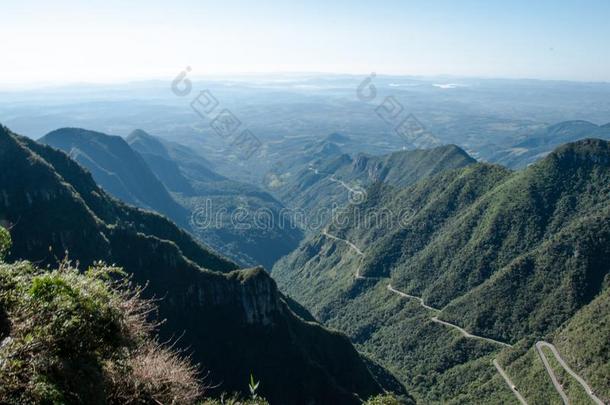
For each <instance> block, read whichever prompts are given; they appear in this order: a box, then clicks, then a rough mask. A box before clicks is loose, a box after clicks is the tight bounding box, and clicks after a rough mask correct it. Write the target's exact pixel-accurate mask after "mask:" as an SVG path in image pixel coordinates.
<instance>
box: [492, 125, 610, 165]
mask: <svg viewBox="0 0 610 405" xmlns="http://www.w3.org/2000/svg"><path fill="white" fill-rule="evenodd" d="M585 138H599V139H605V140H610V124H606V125H602V126H599V125H595V124H593V123H592V122H588V121H565V122H560V123H558V124H554V125H551V126H548V127H547V128H544V129H542V130H539V131H536V132H534V133H532V134H528V135H526V136H524V137H523V138H522V139H520V140H518V141H516V142H515V143H514V144H513V145H512V146H511V147H510V148H504V149H500V150H497V151H495V152H494V153H492V154H491V155H490V156H489V157H487V160H489V161H491V162H495V163H499V164H503V165H505V166H508V167H511V168H520V167H525V166H527V165H529V164H531V163H533V162H535V161H536V160H539V159H541V158H543V157H544V156H546V155H547V154H548V153H550V152H551V151H552V150H553V149H555V148H556V147H558V146H559V145H561V144H564V143H568V142H575V141H578V140H580V139H585Z"/></svg>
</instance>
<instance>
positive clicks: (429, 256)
mask: <svg viewBox="0 0 610 405" xmlns="http://www.w3.org/2000/svg"><path fill="white" fill-rule="evenodd" d="M368 197H369V198H368V199H367V201H365V202H364V203H363V204H359V205H352V206H350V208H349V209H348V210H347V211H346V212H344V213H343V215H342V216H340V217H339V218H338V219H337V220H336V221H334V222H333V223H331V224H330V225H329V226H328V227H327V229H326V230H325V232H323V233H321V234H318V235H314V236H312V237H311V238H310V239H309V240H308V241H307V242H306V243H304V244H303V245H302V246H301V247H300V248H299V249H298V250H297V251H295V252H294V253H293V254H291V255H289V256H288V257H286V258H285V259H283V260H282V261H280V262H278V264H276V266H275V267H274V269H273V274H274V276H275V277H276V279H277V280H278V283H279V285H280V287H281V289H282V290H283V291H286V292H287V293H289V294H290V295H291V296H293V297H294V298H296V299H297V300H298V301H299V302H301V303H302V304H304V305H305V307H306V308H308V309H309V310H311V311H312V312H313V313H314V315H316V316H317V317H318V318H319V319H321V320H322V321H323V322H325V323H326V324H328V325H331V326H333V327H335V328H337V329H339V330H342V331H344V332H346V333H348V335H350V336H351V337H352V339H353V340H354V341H355V342H356V343H357V344H358V345H360V346H361V347H363V348H364V349H365V350H366V351H367V352H369V353H373V355H374V357H375V358H376V359H377V360H379V361H381V362H382V363H383V364H385V365H386V366H388V367H390V368H391V369H393V370H395V371H396V372H397V373H398V374H399V375H400V376H401V377H402V381H403V382H405V384H407V387H408V388H409V389H410V390H411V391H412V392H414V393H416V394H417V396H418V397H419V399H421V400H423V401H424V402H443V403H445V402H449V403H451V401H454V402H456V403H459V402H460V401H466V402H478V401H480V400H482V398H481V395H485V397H484V399H485V401H489V402H491V403H500V402H504V401H505V400H507V399H505V398H511V396H512V395H511V391H510V390H507V389H506V384H505V383H504V381H503V380H502V378H499V374H498V373H497V372H496V371H495V369H494V367H493V366H492V365H491V360H492V359H494V358H496V356H497V352H498V350H500V349H502V348H503V347H504V346H502V345H500V344H499V343H494V341H493V340H492V341H485V340H483V339H477V338H475V339H473V338H468V337H465V336H464V334H463V333H461V332H460V331H459V330H457V329H456V328H455V327H452V326H451V325H447V324H442V323H440V322H438V321H437V320H436V319H440V320H441V321H445V322H450V323H452V324H454V325H457V326H461V327H462V328H464V329H465V330H466V331H468V332H470V333H472V334H475V335H478V336H482V337H488V338H492V339H496V340H498V341H500V342H507V343H518V344H523V345H525V347H527V348H530V347H532V345H533V343H534V342H535V340H536V339H541V338H544V337H545V336H548V335H549V334H551V333H553V331H555V330H557V328H559V327H560V326H561V325H563V324H564V323H565V322H567V321H569V320H570V319H571V318H572V317H573V316H574V314H575V313H577V311H578V310H579V309H580V308H582V307H584V306H585V305H587V304H589V303H590V302H591V301H592V300H594V299H595V297H597V296H599V295H600V294H602V292H603V291H605V290H606V289H607V288H608V286H609V284H610V276H609V274H610V266H609V265H608V262H607V257H608V255H609V254H610V251H609V249H610V233H609V232H610V217H609V215H610V211H609V207H610V143H609V142H606V141H602V140H595V139H588V140H583V141H579V142H577V143H573V144H568V145H565V146H562V147H560V148H558V149H557V150H555V151H554V152H553V153H551V154H550V155H549V156H548V157H546V158H545V159H543V160H542V161H540V162H538V163H536V164H534V165H532V166H530V167H529V168H527V169H525V170H523V171H520V172H515V173H511V172H510V171H508V170H506V169H504V168H502V167H499V166H493V165H488V164H475V165H470V166H468V167H465V168H463V169H458V170H452V171H447V172H443V173H441V174H439V175H437V176H433V177H429V178H425V179H424V180H422V181H420V182H418V183H416V184H414V185H412V186H409V187H406V188H398V187H392V186H389V185H387V184H376V185H374V186H373V187H370V188H369V189H368ZM370 213H374V214H375V215H376V217H374V218H372V220H371V218H369V221H364V220H363V219H362V218H363V216H364V218H366V215H367V214H370ZM382 213H383V214H384V215H381V214H382ZM388 217H389V218H390V219H391V220H387V218H388ZM350 244H351V245H350ZM355 276H358V277H355ZM388 284H391V285H392V287H393V288H395V289H397V290H399V291H401V292H404V293H406V294H411V295H412V297H411V298H409V296H408V295H407V296H402V297H401V296H397V294H396V293H395V292H391V291H388V289H387V288H386V287H387V285H388ZM413 296H415V297H421V299H423V302H424V303H425V304H426V305H428V306H431V307H434V308H437V309H438V310H434V308H429V307H428V308H423V307H422V304H421V302H420V301H418V300H417V299H415V298H413ZM450 342H451V343H450ZM456 345H457V346H458V347H459V348H457V347H455V346H456ZM464 345H465V346H464ZM466 347H467V349H466ZM607 349H608V348H607V347H606V346H603V347H599V344H598V347H597V350H607ZM504 350H508V349H504ZM542 375H543V376H544V374H542ZM605 375H608V374H607V373H606V374H605ZM592 383H593V382H592ZM551 388H552V385H551ZM513 398H514V397H513ZM511 399H512V398H511ZM489 402H488V403H489Z"/></svg>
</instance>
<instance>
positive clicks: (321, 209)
mask: <svg viewBox="0 0 610 405" xmlns="http://www.w3.org/2000/svg"><path fill="white" fill-rule="evenodd" d="M328 145H332V144H330V143H329V141H325V142H323V143H321V144H318V145H315V146H316V148H317V149H316V150H319V149H321V150H327V149H328V148H330V147H329V146H328ZM331 149H332V150H333V151H335V148H331ZM305 155H306V156H315V157H316V158H315V159H311V160H310V161H309V163H308V164H307V165H306V166H305V167H302V166H301V167H299V166H297V167H296V168H295V167H293V168H291V170H288V171H287V173H288V174H287V175H285V176H283V177H282V176H279V175H276V176H275V177H273V178H272V179H273V180H274V181H271V182H269V184H268V187H270V189H271V190H273V192H274V193H275V194H276V195H277V196H278V198H279V199H280V200H281V201H282V202H283V203H284V204H286V205H287V206H289V207H291V208H293V209H298V210H303V212H304V213H305V214H306V216H309V217H323V216H324V214H326V216H328V213H327V212H325V210H326V211H327V210H331V209H336V208H340V207H343V206H344V205H345V204H347V203H348V202H360V201H361V200H364V199H365V198H366V195H365V194H366V190H365V188H366V187H368V186H369V185H370V184H373V183H376V182H383V183H386V184H389V185H394V186H399V187H404V186H407V185H409V184H412V183H414V182H416V181H418V180H420V179H422V178H424V177H426V176H431V175H434V174H437V173H439V172H441V171H443V170H447V169H454V168H459V167H464V166H467V165H470V164H472V163H474V162H475V160H474V159H472V158H471V157H470V156H468V154H467V153H466V152H464V151H463V150H462V149H460V148H458V147H457V146H454V145H448V146H441V147H438V148H434V149H429V150H413V151H400V152H394V153H391V154H387V155H381V156H372V155H366V154H358V155H357V156H355V157H352V156H350V155H348V154H343V153H341V154H337V153H334V152H333V153H329V154H322V155H320V154H311V155H310V154H305ZM295 169H299V170H298V171H297V172H296V173H294V170H295Z"/></svg>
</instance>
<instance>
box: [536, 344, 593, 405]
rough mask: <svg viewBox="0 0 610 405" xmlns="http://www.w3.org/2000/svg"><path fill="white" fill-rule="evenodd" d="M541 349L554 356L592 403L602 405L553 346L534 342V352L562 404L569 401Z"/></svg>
mask: <svg viewBox="0 0 610 405" xmlns="http://www.w3.org/2000/svg"><path fill="white" fill-rule="evenodd" d="M543 347H546V348H548V349H550V350H551V352H552V353H553V356H555V359H557V361H558V362H559V364H560V365H561V367H563V369H564V370H565V371H566V372H567V373H568V374H570V375H571V376H572V377H574V379H575V380H576V381H578V383H579V384H580V385H581V386H582V387H583V388H584V390H585V392H586V393H587V395H588V396H589V398H591V400H592V401H593V402H595V403H596V404H598V405H604V401H602V400H601V399H599V398H598V397H597V396H596V395H595V393H594V392H593V389H592V388H591V387H590V386H589V384H587V382H586V381H585V380H584V379H583V378H582V377H581V376H579V375H578V374H576V373H575V372H574V371H573V370H572V369H571V368H570V366H568V364H567V363H566V362H565V360H564V359H563V358H562V357H561V355H560V354H559V351H558V350H557V348H556V347H555V346H554V345H553V344H551V343H549V342H545V341H542V340H541V341H539V342H536V351H537V352H538V355H539V356H540V359H542V363H544V368H546V372H547V373H548V375H549V377H551V380H552V381H553V385H554V386H555V390H557V392H558V393H559V395H561V399H562V400H563V403H564V404H569V403H570V401H569V400H568V396H567V395H566V393H565V391H564V390H563V386H562V385H561V384H560V383H559V381H558V380H557V376H556V375H555V372H554V371H553V368H552V367H551V365H550V364H549V360H548V359H547V357H546V355H545V354H544V352H543V351H542V348H543Z"/></svg>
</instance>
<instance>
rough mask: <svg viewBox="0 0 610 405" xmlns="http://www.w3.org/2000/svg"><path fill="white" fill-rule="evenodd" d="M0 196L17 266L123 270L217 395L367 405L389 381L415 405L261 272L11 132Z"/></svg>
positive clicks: (6, 137) (0, 145)
mask: <svg viewBox="0 0 610 405" xmlns="http://www.w3.org/2000/svg"><path fill="white" fill-rule="evenodd" d="M0 190H1V195H0V196H1V198H0V220H1V221H2V224H3V225H5V226H6V227H7V228H8V229H10V231H11V236H12V239H13V246H12V249H11V251H10V254H9V256H8V258H9V259H10V260H18V259H27V260H30V261H32V262H34V263H35V264H37V265H38V266H45V265H55V264H56V263H57V261H58V260H62V259H63V258H64V257H66V256H68V257H70V258H72V259H73V260H76V261H77V265H78V267H79V268H81V269H86V268H87V267H89V266H90V265H91V264H93V263H94V262H96V261H99V260H102V261H104V262H106V263H116V265H119V266H121V267H123V268H124V269H125V271H126V272H127V273H128V274H129V275H130V276H131V277H132V280H133V281H134V282H135V283H138V284H140V285H143V286H144V285H145V286H146V288H145V290H144V291H145V294H146V296H147V297H157V299H158V306H159V317H160V318H161V319H166V322H165V323H163V325H162V326H161V329H160V334H161V338H162V339H164V340H167V339H169V340H176V339H177V341H176V342H174V343H173V344H174V345H177V346H179V347H183V348H185V349H186V350H188V352H189V353H190V354H191V357H192V358H193V360H195V361H196V362H198V363H200V364H201V365H202V367H203V369H204V371H205V372H206V374H207V375H208V377H207V378H208V379H207V380H206V382H208V383H209V384H210V386H212V387H215V388H214V389H211V392H218V393H220V392H223V391H226V392H233V391H237V392H240V391H241V392H247V390H248V381H249V377H250V375H254V376H256V378H257V380H259V381H261V387H260V393H261V394H262V395H264V396H265V397H266V398H267V399H269V400H270V401H271V402H272V403H287V404H291V403H295V404H297V403H299V404H300V403H310V402H317V403H337V402H340V403H360V402H361V399H364V398H367V397H370V396H372V395H374V394H378V393H381V392H383V386H386V385H388V384H389V385H390V386H392V387H393V389H394V390H396V389H397V387H398V390H399V391H402V393H403V394H405V398H406V400H408V395H407V394H406V393H405V391H404V389H402V388H401V385H400V383H398V382H397V381H396V379H395V378H393V377H392V375H391V374H390V373H389V372H387V371H385V370H384V369H383V368H382V367H380V366H379V365H377V364H375V362H374V361H372V360H370V359H365V358H364V357H362V356H361V355H360V354H359V353H358V352H357V351H356V350H355V349H354V347H353V346H352V345H351V343H350V342H349V340H348V339H347V337H346V336H345V335H343V334H340V333H337V332H333V331H331V330H328V329H326V328H325V327H323V326H321V325H320V324H318V323H317V322H315V321H314V320H313V317H312V316H311V315H310V314H309V313H307V311H306V310H304V308H302V307H301V306H299V305H298V304H297V303H296V302H294V301H293V300H291V299H289V298H288V297H286V296H284V295H283V294H281V293H280V292H279V291H278V289H277V287H276V284H275V282H274V281H273V280H272V279H271V277H270V276H269V275H268V274H267V273H266V272H265V271H263V270H262V269H261V268H252V269H246V270H237V267H238V266H237V265H236V264H234V263H233V262H232V261H230V260H228V259H226V258H224V257H222V256H221V255H219V254H217V253H215V252H213V251H212V250H210V249H208V248H206V247H204V246H203V245H201V244H200V243H199V242H197V241H195V240H194V239H193V238H192V237H191V236H190V235H189V234H188V233H186V232H185V231H183V230H181V229H180V228H179V227H177V226H176V225H174V224H173V223H172V222H170V221H169V220H168V219H166V218H165V217H163V216H161V215H158V214H155V213H152V212H149V211H145V210H142V209H138V208H134V207H131V206H128V205H126V204H124V203H122V202H120V201H118V200H116V199H114V198H112V197H110V196H109V195H108V194H107V193H106V192H105V191H104V190H102V189H101V188H100V187H98V186H97V184H96V183H95V182H94V179H93V177H92V175H91V174H90V173H89V172H86V171H85V170H84V169H83V168H82V167H81V166H80V165H79V164H78V163H77V162H76V161H74V160H72V159H71V158H70V157H69V156H68V155H67V154H65V153H63V152H61V151H58V150H56V149H53V148H51V147H48V146H45V145H42V144H39V143H37V142H34V141H32V140H30V139H28V138H24V137H20V136H18V135H16V134H14V133H12V132H10V131H9V130H8V129H7V128H5V127H1V129H0ZM292 308H294V311H293V309H292ZM297 313H298V314H299V315H297ZM371 370H372V371H371ZM373 374H374V375H373Z"/></svg>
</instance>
